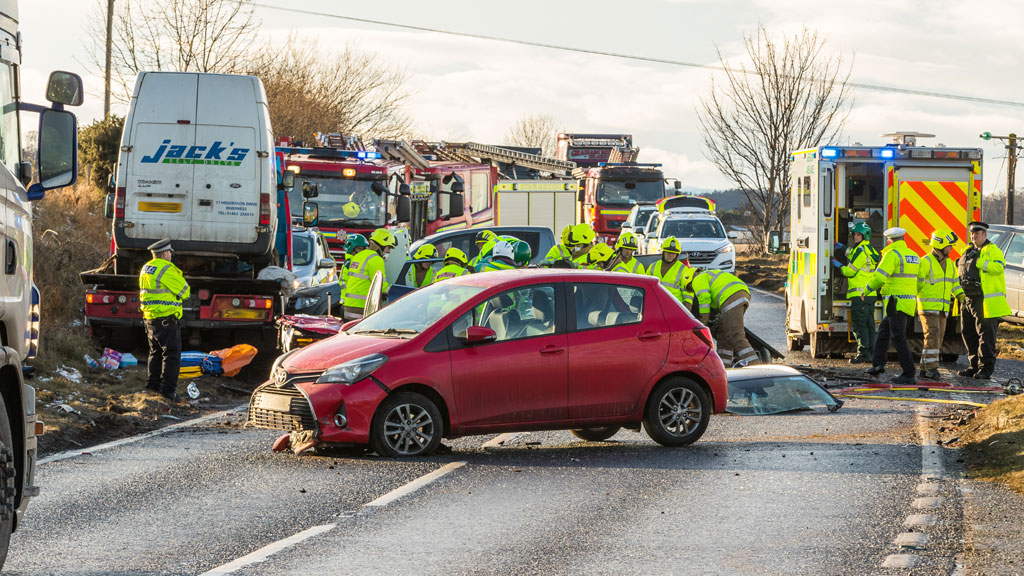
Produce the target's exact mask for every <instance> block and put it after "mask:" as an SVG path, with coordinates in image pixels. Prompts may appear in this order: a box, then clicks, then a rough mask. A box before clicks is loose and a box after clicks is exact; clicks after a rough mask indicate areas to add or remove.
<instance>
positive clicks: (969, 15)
mask: <svg viewBox="0 0 1024 576" xmlns="http://www.w3.org/2000/svg"><path fill="white" fill-rule="evenodd" d="M118 1H121V0H118ZM99 2H100V0H22V2H21V29H22V34H23V37H24V55H23V68H22V85H23V87H24V88H23V91H24V94H25V96H26V99H28V100H35V101H40V100H41V99H42V98H41V97H42V93H43V88H44V84H45V81H46V75H47V74H48V73H49V71H51V70H54V69H67V70H72V71H76V72H79V73H81V74H82V75H83V77H85V80H86V84H87V86H86V89H87V91H88V92H89V93H90V94H91V95H95V94H100V93H101V92H102V86H103V81H102V75H101V73H100V71H99V70H94V69H91V67H90V66H88V65H87V63H88V62H89V58H88V56H87V54H85V53H84V52H85V49H86V48H85V46H86V45H88V44H90V39H89V38H87V37H86V20H87V18H88V17H89V15H90V14H91V13H93V11H94V10H95V7H96V5H97V4H98V3H99ZM260 2H261V3H264V4H268V5H276V6H285V7H291V8H303V9H308V10H316V11H322V12H330V13H335V14H345V15H349V16H353V17H360V18H368V19H374V20H385V21H389V22H396V23H403V24H412V25H416V26H424V27H430V28H439V29H447V30H457V31H462V32H469V33H474V34H482V35H487V36H498V37H506V38H516V39H522V40H528V41H533V42H543V43H546V44H558V45H567V46H573V47H579V48H586V49H592V50H600V51H606V52H617V53H626V54H635V55H641V56H647V57H655V58H665V59H671V60H679V61H685V62H695V63H702V64H717V62H718V56H717V50H719V49H720V50H721V51H722V53H723V54H724V55H725V56H726V58H728V59H730V60H733V61H736V62H739V60H740V59H741V57H742V54H743V45H742V42H743V36H744V35H745V34H751V33H753V32H754V31H755V30H756V28H757V25H758V23H761V24H764V25H765V26H766V27H767V28H768V29H769V31H771V32H773V33H778V34H793V33H796V32H799V30H800V29H801V27H803V26H807V27H810V28H812V29H816V30H818V31H819V32H820V33H822V34H823V35H825V36H826V37H827V38H828V42H829V43H828V49H829V50H831V51H832V52H833V53H839V52H842V53H843V54H844V55H845V56H846V57H847V58H852V59H853V73H852V80H853V81H855V82H860V83H865V84H877V85H886V86H894V87H903V88H910V89H917V90H926V91H933V92H945V93H953V94H962V95H965V96H973V97H982V98H991V99H998V100H1009V101H1015V102H1024V75H1022V74H1021V69H1022V66H1021V63H1022V62H1021V60H1022V57H1021V55H1020V52H1021V48H1022V47H1024V41H1022V39H1021V38H1022V36H1021V31H1020V24H1021V23H1022V22H1024V2H1006V1H989V0H976V1H974V2H963V1H957V2H952V1H947V0H930V1H927V2H924V1H921V2H907V1H904V2H892V1H891V0H859V1H857V2H849V3H831V2H830V3H820V2H807V1H802V2H793V1H788V0H734V1H729V0H632V2H628V3H627V2H606V1H603V0H590V1H577V0H572V1H564V0H555V1H553V0H546V1H544V0H517V1H516V2H507V3H506V2H495V1H479V0H477V1H471V0H432V1H431V2H423V1H422V0H417V1H413V0H388V1H386V2H353V1H351V0H348V1H340V0H291V1H287V2H286V1H282V0H260ZM104 3H105V2H104ZM257 16H258V17H259V18H260V19H261V20H262V28H263V31H264V33H265V34H266V35H267V38H268V41H270V42H273V41H275V40H280V39H281V38H284V37H286V36H287V35H288V34H289V32H291V31H297V32H298V33H299V35H300V36H301V37H316V38H318V39H319V41H320V44H321V46H322V47H324V48H327V49H330V48H332V47H338V48H340V47H342V46H344V45H345V44H346V43H351V44H354V45H356V46H358V47H359V48H360V49H363V50H367V51H374V52H377V53H379V55H380V58H381V59H382V60H384V61H387V62H390V63H393V64H395V65H398V66H401V67H404V68H405V69H406V70H407V71H408V72H409V73H410V76H411V79H410V86H409V87H410V89H411V90H412V92H413V95H412V97H411V98H410V101H409V104H408V112H409V114H410V115H411V116H412V117H413V118H414V119H415V122H416V132H417V133H419V134H424V135H427V136H428V137H431V138H433V139H448V140H463V139H465V140H473V141H478V142H484V143H500V142H501V140H502V137H503V136H504V134H505V132H506V130H507V129H508V127H509V125H510V124H512V123H513V122H514V121H515V120H516V119H518V118H520V117H522V116H524V115H527V114H540V113H543V114H550V115H553V116H554V117H556V118H557V119H558V120H559V122H560V123H561V125H562V126H563V127H564V128H565V129H566V130H567V131H575V132H628V133H631V134H633V137H634V143H635V144H637V145H639V146H640V148H641V152H640V159H641V161H647V162H662V163H663V164H664V165H665V167H664V170H665V173H666V175H667V176H672V177H678V178H680V179H681V180H682V181H683V182H684V184H686V185H688V186H694V187H699V188H727V187H730V183H729V182H728V181H727V180H725V178H723V177H722V175H721V174H719V173H718V171H717V170H716V169H715V168H714V167H713V166H712V165H711V164H710V163H709V162H708V161H707V160H706V159H705V158H704V156H703V155H702V153H701V148H700V138H699V134H698V131H697V126H698V124H697V119H696V115H695V112H694V107H695V105H696V103H697V99H698V97H699V96H701V95H704V94H707V91H708V90H709V89H710V79H711V75H712V74H714V72H711V71H709V70H705V69H699V68H687V67H680V66H672V65H664V64H651V63H644V62H637V61H630V60H623V59H619V58H610V57H605V56H596V55H586V54H578V53H571V52H564V51H559V50H551V49H545V48H538V47H529V46H522V45H513V44H507V43H502V42H493V41H486V40H477V39H470V38H459V37H453V36H447V35H441V34H435V33H428V32H418V31H411V30H400V29H396V28H390V27H381V26H377V25H370V24H360V23H354V22H350V21H345V20H337V19H327V18H322V17H315V16H306V15H301V14H293V13H288V12H281V11H277V10H270V9H265V8H258V9H257ZM853 96H854V104H853V110H852V113H851V115H850V118H849V121H848V123H847V127H846V130H845V132H844V143H853V142H862V143H864V144H882V143H884V142H885V140H884V139H883V138H881V137H880V135H881V134H883V133H886V132H893V131H903V130H915V131H919V132H929V133H932V134H936V135H937V138H935V139H933V140H930V141H928V142H930V143H932V144H934V143H939V142H941V143H944V144H946V145H947V146H977V147H981V148H983V149H984V153H985V164H984V168H985V173H984V179H985V192H986V193H991V192H993V191H1004V190H1005V178H1006V172H1005V162H1004V160H1003V157H1004V156H1005V150H1003V149H1002V148H1001V146H1000V145H998V144H996V143H995V142H994V141H993V142H984V141H982V140H980V139H979V138H978V134H979V133H981V132H983V131H990V132H992V133H993V134H1007V133H1009V132H1012V131H1016V132H1018V133H1024V107H1011V106H999V105H992V104H978V103H971V102H964V101H955V100H943V99H936V98H927V97H921V96H911V95H904V94H894V93H886V92H875V91H868V90H855V91H854V93H853ZM102 107H103V103H102V98H100V97H97V96H91V97H90V98H88V100H87V102H86V104H85V105H84V106H82V107H81V108H80V109H78V113H79V115H80V118H81V120H82V121H83V122H85V123H87V122H89V121H91V120H92V119H95V118H97V117H99V116H101V115H102ZM115 111H116V112H119V113H123V112H124V110H115ZM371 136H372V135H371Z"/></svg>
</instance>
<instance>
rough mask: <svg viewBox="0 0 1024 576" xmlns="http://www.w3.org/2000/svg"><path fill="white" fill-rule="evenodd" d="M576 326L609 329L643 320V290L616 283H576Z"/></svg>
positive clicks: (574, 298)
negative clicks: (609, 327)
mask: <svg viewBox="0 0 1024 576" xmlns="http://www.w3.org/2000/svg"><path fill="white" fill-rule="evenodd" d="M572 295H573V301H574V303H575V304H576V329H577V330H588V329H590V328H606V327H608V326H622V325H625V324H635V323H637V322H640V321H641V320H643V312H644V291H643V289H642V288H634V287H632V286H616V285H615V284H575V285H573V288H572Z"/></svg>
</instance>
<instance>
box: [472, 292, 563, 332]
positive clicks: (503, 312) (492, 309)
mask: <svg viewBox="0 0 1024 576" xmlns="http://www.w3.org/2000/svg"><path fill="white" fill-rule="evenodd" d="M470 326H486V327H487V328H490V329H491V330H494V334H495V336H497V339H496V341H497V342H504V341H508V340H519V339H522V338H531V337H533V336H544V335H547V334H554V333H555V287H554V285H552V284H543V285H539V286H526V287H524V288H516V289H514V290H509V291H507V292H502V293H501V294H498V295H496V296H493V297H491V298H489V299H487V300H486V301H484V303H483V304H481V305H479V306H477V307H476V308H474V309H473V310H471V311H469V312H467V313H466V314H464V315H463V316H462V317H461V318H459V319H458V320H456V321H455V322H454V323H453V324H452V333H453V334H454V335H455V336H456V337H457V336H459V334H462V333H465V331H466V329H467V328H469V327H470Z"/></svg>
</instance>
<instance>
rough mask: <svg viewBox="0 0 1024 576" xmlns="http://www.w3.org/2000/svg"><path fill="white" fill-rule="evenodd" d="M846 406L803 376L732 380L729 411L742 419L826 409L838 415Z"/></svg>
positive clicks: (726, 407)
mask: <svg viewBox="0 0 1024 576" xmlns="http://www.w3.org/2000/svg"><path fill="white" fill-rule="evenodd" d="M842 405H843V403H842V401H840V400H837V399H836V398H835V397H834V396H832V394H830V393H829V391H828V390H825V389H824V388H822V387H821V385H820V384H818V383H817V382H815V381H814V380H811V379H810V378H808V377H807V376H804V375H802V374H801V375H792V376H788V375H787V376H776V377H767V378H754V379H750V380H740V381H737V382H734V381H732V380H730V381H729V399H728V401H727V402H726V405H725V411H726V412H731V413H733V414H739V415H753V414H779V413H782V412H791V411H793V410H806V409H808V408H810V407H812V406H824V407H826V408H828V409H829V411H832V412H834V411H836V410H838V409H839V408H840V407H841V406H842Z"/></svg>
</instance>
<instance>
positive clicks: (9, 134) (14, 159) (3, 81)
mask: <svg viewBox="0 0 1024 576" xmlns="http://www.w3.org/2000/svg"><path fill="white" fill-rule="evenodd" d="M0 106H3V115H2V116H0V156H2V160H3V163H4V165H6V166H7V167H8V168H10V169H11V171H12V172H14V173H15V174H17V172H18V162H20V161H21V156H20V151H19V150H18V109H17V105H16V104H15V102H14V72H13V69H12V68H11V65H10V64H7V63H0Z"/></svg>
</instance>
